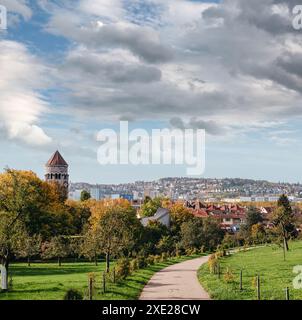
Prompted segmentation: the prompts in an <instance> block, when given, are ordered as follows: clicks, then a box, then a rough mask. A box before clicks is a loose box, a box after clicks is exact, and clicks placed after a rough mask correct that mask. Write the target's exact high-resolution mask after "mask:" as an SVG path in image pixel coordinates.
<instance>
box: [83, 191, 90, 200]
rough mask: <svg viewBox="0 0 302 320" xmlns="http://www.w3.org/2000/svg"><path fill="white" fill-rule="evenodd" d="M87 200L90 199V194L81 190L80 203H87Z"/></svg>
mask: <svg viewBox="0 0 302 320" xmlns="http://www.w3.org/2000/svg"><path fill="white" fill-rule="evenodd" d="M89 199H91V194H90V193H89V192H88V191H86V190H82V192H81V201H82V202H84V201H87V200H89Z"/></svg>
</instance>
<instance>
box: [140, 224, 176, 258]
mask: <svg viewBox="0 0 302 320" xmlns="http://www.w3.org/2000/svg"><path fill="white" fill-rule="evenodd" d="M169 235H170V231H169V229H168V228H167V227H166V226H165V225H163V224H162V223H160V222H159V221H149V223H148V225H147V226H146V227H144V229H143V234H142V238H141V247H142V250H143V251H144V253H145V254H146V255H148V254H154V253H155V252H157V251H158V250H157V244H158V243H159V241H160V240H161V238H162V237H167V236H169Z"/></svg>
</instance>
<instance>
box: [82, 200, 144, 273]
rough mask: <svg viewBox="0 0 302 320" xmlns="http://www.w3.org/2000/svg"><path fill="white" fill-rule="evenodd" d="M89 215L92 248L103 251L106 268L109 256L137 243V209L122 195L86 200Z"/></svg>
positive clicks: (108, 265) (128, 249)
mask: <svg viewBox="0 0 302 320" xmlns="http://www.w3.org/2000/svg"><path fill="white" fill-rule="evenodd" d="M88 206H89V208H90V211H91V217H90V219H89V224H90V229H91V231H90V232H92V234H88V236H89V237H88V239H91V240H92V239H93V241H92V243H93V245H94V246H95V248H96V249H97V251H98V250H100V251H101V252H102V253H104V254H105V255H106V269H107V271H109V268H110V257H111V255H113V256H119V255H123V254H128V253H129V252H130V251H131V250H132V249H134V248H135V246H136V245H137V243H138V241H137V240H138V239H139V238H140V233H141V230H142V226H141V223H140V222H139V220H138V219H137V217H136V211H135V209H133V207H132V206H131V204H130V202H129V201H127V200H124V199H117V200H112V199H109V200H108V199H107V200H101V201H94V200H89V201H88Z"/></svg>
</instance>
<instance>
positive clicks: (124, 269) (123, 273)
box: [115, 258, 130, 279]
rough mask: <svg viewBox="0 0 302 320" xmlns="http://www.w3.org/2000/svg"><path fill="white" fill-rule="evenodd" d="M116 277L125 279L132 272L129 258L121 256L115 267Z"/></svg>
mask: <svg viewBox="0 0 302 320" xmlns="http://www.w3.org/2000/svg"><path fill="white" fill-rule="evenodd" d="M115 273H116V277H117V278H119V279H125V278H126V277H127V276H128V275H129V274H130V262H129V259H128V258H120V259H119V260H118V261H117V263H116V267H115Z"/></svg>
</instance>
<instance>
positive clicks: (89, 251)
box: [79, 229, 102, 266]
mask: <svg viewBox="0 0 302 320" xmlns="http://www.w3.org/2000/svg"><path fill="white" fill-rule="evenodd" d="M101 253H102V247H101V243H100V239H99V237H98V233H97V232H96V231H95V230H93V229H87V230H86V231H85V232H84V235H83V237H82V238H81V242H80V246H79V254H80V256H83V257H85V258H87V259H89V260H90V261H94V263H95V265H96V266H97V265H98V256H99V255H100V254H101Z"/></svg>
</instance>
